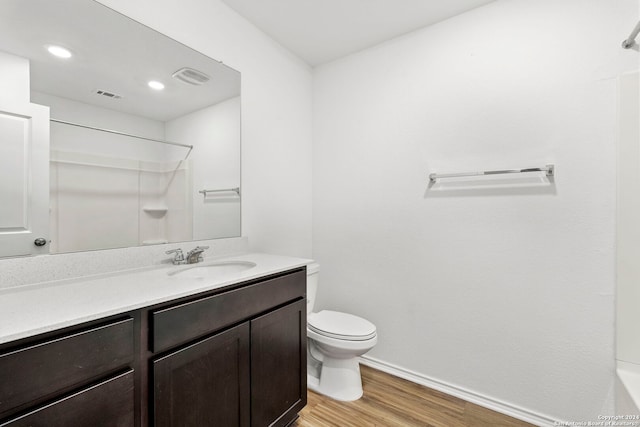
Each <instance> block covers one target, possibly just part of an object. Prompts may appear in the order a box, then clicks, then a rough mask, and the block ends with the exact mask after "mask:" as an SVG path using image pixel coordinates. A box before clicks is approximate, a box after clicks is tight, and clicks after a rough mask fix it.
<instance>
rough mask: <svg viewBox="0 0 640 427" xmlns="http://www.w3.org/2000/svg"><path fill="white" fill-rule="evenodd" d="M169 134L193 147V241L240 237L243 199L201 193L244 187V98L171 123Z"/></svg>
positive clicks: (213, 106)
mask: <svg viewBox="0 0 640 427" xmlns="http://www.w3.org/2000/svg"><path fill="white" fill-rule="evenodd" d="M165 133H166V137H167V139H168V140H169V141H183V143H185V144H190V145H193V151H192V153H191V155H190V159H191V162H190V164H191V168H192V172H193V185H192V191H191V192H192V199H193V238H194V239H195V240H202V239H212V238H222V237H234V236H239V235H240V232H241V230H240V222H241V220H240V213H241V211H240V200H241V199H240V197H239V196H238V195H237V194H236V193H234V192H231V191H227V192H221V193H211V194H209V195H207V196H206V197H203V195H202V194H200V193H199V191H201V190H204V189H210V190H214V189H227V188H238V187H240V173H241V170H240V97H235V98H232V99H228V100H226V101H223V102H220V103H218V104H215V105H212V106H210V107H207V108H203V109H201V110H198V111H196V112H193V113H190V114H187V115H185V116H182V117H178V118H176V119H174V120H170V121H168V122H166V123H165Z"/></svg>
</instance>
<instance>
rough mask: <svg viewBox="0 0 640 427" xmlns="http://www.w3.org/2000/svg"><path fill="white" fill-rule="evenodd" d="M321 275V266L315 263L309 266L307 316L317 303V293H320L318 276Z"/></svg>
mask: <svg viewBox="0 0 640 427" xmlns="http://www.w3.org/2000/svg"><path fill="white" fill-rule="evenodd" d="M319 275H320V265H319V264H316V263H315V262H314V263H312V264H308V265H307V314H310V313H311V312H312V311H313V306H314V305H315V303H316V293H317V292H318V276H319Z"/></svg>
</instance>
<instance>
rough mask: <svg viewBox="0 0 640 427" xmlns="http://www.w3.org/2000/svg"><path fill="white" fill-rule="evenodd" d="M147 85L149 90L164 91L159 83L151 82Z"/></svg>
mask: <svg viewBox="0 0 640 427" xmlns="http://www.w3.org/2000/svg"><path fill="white" fill-rule="evenodd" d="M147 84H148V85H149V87H150V88H151V89H155V90H162V89H164V85H163V84H162V83H160V82H159V81H156V80H151V81H150V82H149V83H147Z"/></svg>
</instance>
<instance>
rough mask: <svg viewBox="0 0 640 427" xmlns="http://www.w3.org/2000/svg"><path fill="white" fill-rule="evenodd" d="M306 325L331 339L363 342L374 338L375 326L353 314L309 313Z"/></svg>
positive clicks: (324, 311) (323, 311)
mask: <svg viewBox="0 0 640 427" xmlns="http://www.w3.org/2000/svg"><path fill="white" fill-rule="evenodd" d="M307 325H308V327H309V329H311V330H312V331H314V332H316V333H318V334H320V335H324V336H327V337H331V338H337V339H343V340H352V341H364V340H368V339H371V338H373V337H375V336H376V326H375V325H374V324H373V323H371V322H369V321H368V320H365V319H363V318H362V317H358V316H354V315H353V314H347V313H340V312H339V311H330V310H322V311H320V312H318V313H311V314H310V315H309V317H308V318H307Z"/></svg>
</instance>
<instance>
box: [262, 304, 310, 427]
mask: <svg viewBox="0 0 640 427" xmlns="http://www.w3.org/2000/svg"><path fill="white" fill-rule="evenodd" d="M306 310H307V304H306V301H305V300H304V299H303V300H299V301H297V302H294V303H291V304H289V305H286V306H284V307H282V308H280V309H278V310H275V311H272V312H270V313H267V314H265V315H263V316H261V317H258V318H257V319H255V320H252V321H251V425H252V426H254V427H265V426H285V425H287V424H289V423H290V422H291V421H292V420H293V419H295V418H296V417H297V414H298V411H299V410H301V409H302V408H303V407H304V406H305V405H306V403H307V344H306V343H307V333H306V332H307V327H306V325H307V317H306V316H307V311H306Z"/></svg>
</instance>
